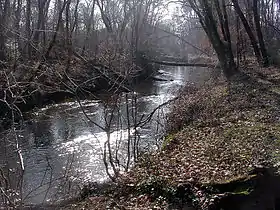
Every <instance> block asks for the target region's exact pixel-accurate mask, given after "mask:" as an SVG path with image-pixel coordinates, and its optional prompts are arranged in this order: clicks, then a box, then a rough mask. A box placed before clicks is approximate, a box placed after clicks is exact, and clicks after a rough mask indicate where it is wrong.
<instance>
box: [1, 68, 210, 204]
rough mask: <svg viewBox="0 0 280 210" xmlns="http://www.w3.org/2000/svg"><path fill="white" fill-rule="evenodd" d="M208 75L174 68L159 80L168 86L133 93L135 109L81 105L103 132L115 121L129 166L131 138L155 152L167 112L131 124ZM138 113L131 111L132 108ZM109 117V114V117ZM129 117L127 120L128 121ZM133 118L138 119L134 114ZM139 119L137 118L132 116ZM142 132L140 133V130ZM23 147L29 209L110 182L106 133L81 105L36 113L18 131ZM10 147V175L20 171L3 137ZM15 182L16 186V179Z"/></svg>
mask: <svg viewBox="0 0 280 210" xmlns="http://www.w3.org/2000/svg"><path fill="white" fill-rule="evenodd" d="M203 72H205V69H198V68H192V69H191V68H187V67H176V68H174V67H173V68H169V69H165V70H162V71H161V76H162V77H164V78H167V79H170V81H154V82H151V81H146V82H143V83H141V84H140V85H139V86H137V87H136V89H135V94H137V100H136V104H133V102H135V101H133V100H131V99H130V100H128V101H126V100H125V97H124V95H123V97H121V100H120V101H119V104H118V107H117V109H115V112H113V113H110V110H113V109H114V107H113V106H109V107H106V106H105V105H106V103H103V102H102V101H83V102H82V104H83V107H84V111H85V112H86V113H87V115H88V117H90V118H91V119H92V120H94V121H95V122H97V123H98V124H99V125H101V126H102V127H104V126H105V124H106V123H105V120H104V115H106V114H107V118H110V117H111V115H113V118H112V122H111V128H112V129H111V135H110V138H111V143H112V145H114V147H118V148H119V159H120V161H126V160H127V158H128V156H127V154H126V153H125V152H124V151H126V149H127V142H126V141H120V140H125V139H128V137H129V135H133V134H135V132H138V133H139V135H140V136H141V148H143V149H145V150H153V149H154V148H155V146H156V140H157V139H158V138H159V137H160V134H161V133H162V132H163V130H164V115H165V114H166V112H167V111H168V110H167V109H163V110H161V112H159V113H157V114H156V115H155V119H153V120H154V121H153V120H152V122H155V121H159V122H160V123H161V125H160V124H158V123H151V124H148V125H146V126H144V127H142V128H141V129H139V130H137V131H136V130H135V129H134V128H131V129H130V128H129V126H128V123H129V122H130V123H132V122H133V121H135V120H139V119H141V116H143V115H145V114H148V113H150V112H151V111H152V110H153V109H154V108H155V107H157V106H158V105H160V104H161V103H164V102H166V101H167V100H169V99H171V98H172V97H174V96H175V94H176V91H177V90H178V89H179V88H180V87H182V85H183V84H184V82H186V81H191V82H192V81H194V82H195V81H204V80H206V79H208V78H207V76H205V75H208V74H203ZM127 103H129V104H132V106H135V107H137V110H136V111H133V107H132V106H129V108H128V109H127V107H126V105H127ZM108 112H109V113H108ZM127 112H129V117H127V116H126V115H127ZM133 113H134V114H133ZM134 115H135V116H134ZM137 129H138V128H137ZM17 136H18V138H19V140H20V147H21V149H22V154H23V158H24V164H25V167H26V170H25V172H24V175H23V194H24V195H23V198H24V199H25V200H24V202H26V203H41V202H44V201H48V200H52V199H54V200H57V199H58V198H64V197H65V196H67V195H69V194H71V193H75V192H77V191H76V190H75V187H79V185H80V184H83V183H84V182H86V181H102V180H105V179H107V175H106V172H105V170H104V163H103V149H104V142H105V141H106V140H107V135H106V133H105V132H104V131H103V130H102V129H100V128H99V127H98V126H96V125H93V124H92V123H90V121H89V120H88V119H87V118H86V117H85V115H84V114H83V111H82V110H81V108H80V106H79V104H78V103H77V102H69V103H63V104H57V105H53V106H50V107H47V108H44V109H41V110H39V111H38V112H36V113H35V116H34V118H33V119H32V121H30V122H29V123H27V124H26V125H25V127H24V128H23V129H22V130H20V131H18V133H17ZM4 137H5V139H6V141H5V142H4V141H2V142H1V145H0V146H1V147H0V150H1V151H0V166H1V167H3V166H5V167H6V169H12V168H17V167H18V164H15V163H16V162H17V157H16V156H15V154H16V153H15V147H14V142H13V141H14V140H13V139H14V138H13V136H12V135H10V134H5V135H4ZM7 141H8V142H10V143H7ZM13 179H14V180H11V182H13V181H14V182H16V181H15V180H16V177H14V178H13Z"/></svg>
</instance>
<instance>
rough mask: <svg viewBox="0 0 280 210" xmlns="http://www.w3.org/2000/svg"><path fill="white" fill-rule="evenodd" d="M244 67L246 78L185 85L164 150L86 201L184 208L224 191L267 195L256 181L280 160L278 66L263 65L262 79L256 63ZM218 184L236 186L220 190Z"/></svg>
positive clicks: (212, 200) (218, 198)
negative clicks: (197, 85)
mask: <svg viewBox="0 0 280 210" xmlns="http://www.w3.org/2000/svg"><path fill="white" fill-rule="evenodd" d="M246 71H247V73H248V74H249V75H251V77H250V78H247V79H246V80H245V81H242V82H240V81H238V82H236V81H235V82H232V83H231V84H230V85H228V84H227V83H225V82H222V81H221V82H220V83H216V84H215V85H213V84H212V85H207V86H205V87H203V88H201V89H197V88H195V87H185V89H183V90H182V91H181V93H180V95H179V99H178V100H177V101H176V102H175V103H174V104H173V105H172V110H173V111H172V112H171V114H170V115H169V122H168V129H169V131H168V132H169V134H168V135H167V136H166V138H165V142H164V144H163V148H162V149H161V151H158V152H156V153H154V154H149V155H145V156H143V157H142V160H141V161H140V162H139V163H138V164H137V165H136V166H135V167H134V168H133V169H132V170H131V171H130V172H129V173H128V174H124V175H123V176H122V177H121V178H120V180H119V187H118V188H117V189H115V190H113V191H111V192H110V193H108V194H103V195H102V196H100V195H89V198H88V200H87V201H85V202H84V203H83V204H82V206H84V205H87V208H88V209H96V208H94V206H98V205H105V204H110V205H113V208H115V209H182V208H183V207H184V205H186V203H192V204H194V205H195V206H196V208H201V209H211V208H214V207H213V206H217V205H218V203H219V202H220V203H222V199H224V200H226V199H229V198H230V199H233V200H234V199H236V196H239V197H240V196H241V197H242V198H244V197H246V196H249V195H251V194H253V195H254V196H253V199H252V196H251V197H248V198H250V199H251V200H250V201H248V202H251V203H256V202H259V203H260V204H261V203H264V201H263V200H265V196H262V197H263V198H261V197H260V196H259V194H258V193H259V191H258V190H255V189H254V188H255V187H256V186H257V187H260V185H257V184H255V183H259V181H258V179H259V177H261V178H262V177H264V176H263V174H264V173H261V174H262V175H260V176H259V172H258V170H259V169H260V168H264V169H265V168H274V167H276V168H277V167H278V165H279V144H280V123H279V111H280V104H279V102H280V101H279V93H278V92H277V91H275V90H278V89H279V86H278V79H277V78H278V75H279V73H278V72H277V69H274V68H269V69H264V70H262V71H261V74H262V77H263V78H262V79H261V80H260V75H256V74H255V73H254V74H251V72H252V70H251V69H250V68H247V69H246ZM272 71H273V72H274V73H273V74H272ZM254 72H258V71H254ZM276 74H277V75H276ZM271 75H272V76H271ZM264 80H265V81H269V82H263V81H264ZM270 175H271V176H274V175H273V174H270ZM269 180H274V179H272V178H269ZM277 180H278V179H277ZM236 183H237V184H236ZM248 183H249V184H248ZM218 185H219V186H220V187H221V186H222V188H227V187H226V186H227V185H233V186H234V187H231V188H230V189H231V192H226V193H225V192H223V193H221V190H218V189H216V187H217V186H218ZM278 185H279V183H273V184H272V185H271V184H266V188H270V189H269V192H270V193H269V196H271V197H269V199H270V200H273V199H276V197H277V195H273V193H274V190H272V188H273V189H274V187H273V186H278ZM271 186H272V187H271ZM257 187H256V188H257ZM275 189H276V188H275ZM277 189H278V188H277ZM255 191H256V193H255V194H254V193H252V192H255ZM235 195H236V196H235ZM104 196H105V197H104ZM273 196H274V197H273ZM239 197H238V199H239ZM257 199H259V200H257ZM245 200H246V198H245ZM247 200H248V199H247ZM246 202H247V201H246ZM248 202H247V203H248ZM271 202H273V201H271ZM270 204H271V203H269V204H267V203H265V204H264V205H270ZM75 205H76V204H75ZM240 205H241V204H240ZM244 205H245V204H244ZM246 205H248V204H246ZM271 205H272V204H271ZM273 205H274V204H273ZM105 206H106V205H105ZM251 206H254V205H253V204H252V205H251ZM76 207H77V209H79V207H78V206H76ZM250 208H251V207H250ZM250 208H249V207H248V209H250ZM214 209H215V208H214ZM252 209H254V208H252ZM260 209H261V208H260Z"/></svg>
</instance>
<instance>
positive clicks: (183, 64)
mask: <svg viewBox="0 0 280 210" xmlns="http://www.w3.org/2000/svg"><path fill="white" fill-rule="evenodd" d="M149 61H150V62H152V63H156V64H160V65H164V66H192V67H205V68H218V65H215V64H205V63H178V62H166V61H157V60H150V59H149Z"/></svg>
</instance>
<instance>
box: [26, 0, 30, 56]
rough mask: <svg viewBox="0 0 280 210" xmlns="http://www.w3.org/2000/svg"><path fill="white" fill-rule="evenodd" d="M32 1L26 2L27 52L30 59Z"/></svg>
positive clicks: (27, 0)
mask: <svg viewBox="0 0 280 210" xmlns="http://www.w3.org/2000/svg"><path fill="white" fill-rule="evenodd" d="M30 22H31V0H26V26H25V27H26V28H25V31H26V36H27V44H26V52H27V55H28V58H29V59H30V58H31V43H30V42H31V27H30Z"/></svg>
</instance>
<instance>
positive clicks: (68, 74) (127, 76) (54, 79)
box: [0, 56, 157, 131]
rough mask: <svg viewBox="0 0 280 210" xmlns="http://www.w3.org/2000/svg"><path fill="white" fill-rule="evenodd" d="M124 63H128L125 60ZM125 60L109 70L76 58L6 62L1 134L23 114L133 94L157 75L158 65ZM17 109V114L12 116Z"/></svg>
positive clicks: (0, 91)
mask: <svg viewBox="0 0 280 210" xmlns="http://www.w3.org/2000/svg"><path fill="white" fill-rule="evenodd" d="M123 62H124V61H123ZM122 64H123V63H122V61H119V63H117V64H114V65H113V64H112V65H111V66H110V67H108V66H107V65H105V64H102V63H101V62H99V61H98V60H86V59H85V58H83V57H81V56H80V57H79V56H78V57H77V56H76V57H73V58H72V60H71V61H59V60H53V61H48V62H35V61H34V62H33V61H30V62H29V63H25V64H9V63H6V64H5V65H4V64H3V63H2V66H1V67H2V70H1V71H0V87H1V88H0V116H1V120H0V131H1V130H4V129H6V128H8V127H9V126H10V124H11V121H12V119H14V120H15V121H18V120H21V119H22V118H23V115H22V113H24V112H27V111H30V110H32V109H34V108H41V107H43V106H46V105H49V104H55V103H60V102H63V101H66V100H69V99H77V98H79V99H85V98H87V99H96V98H97V95H98V94H99V93H115V92H123V91H130V90H131V88H132V87H133V86H135V85H136V84H137V83H139V82H140V81H143V80H144V79H147V78H149V77H151V75H153V74H154V73H155V72H156V70H157V66H156V65H153V64H149V63H145V62H143V60H142V59H140V58H139V60H138V61H137V64H134V63H133V62H132V61H131V62H130V63H129V64H127V66H124V67H120V66H119V65H122ZM12 110H13V114H12Z"/></svg>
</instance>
